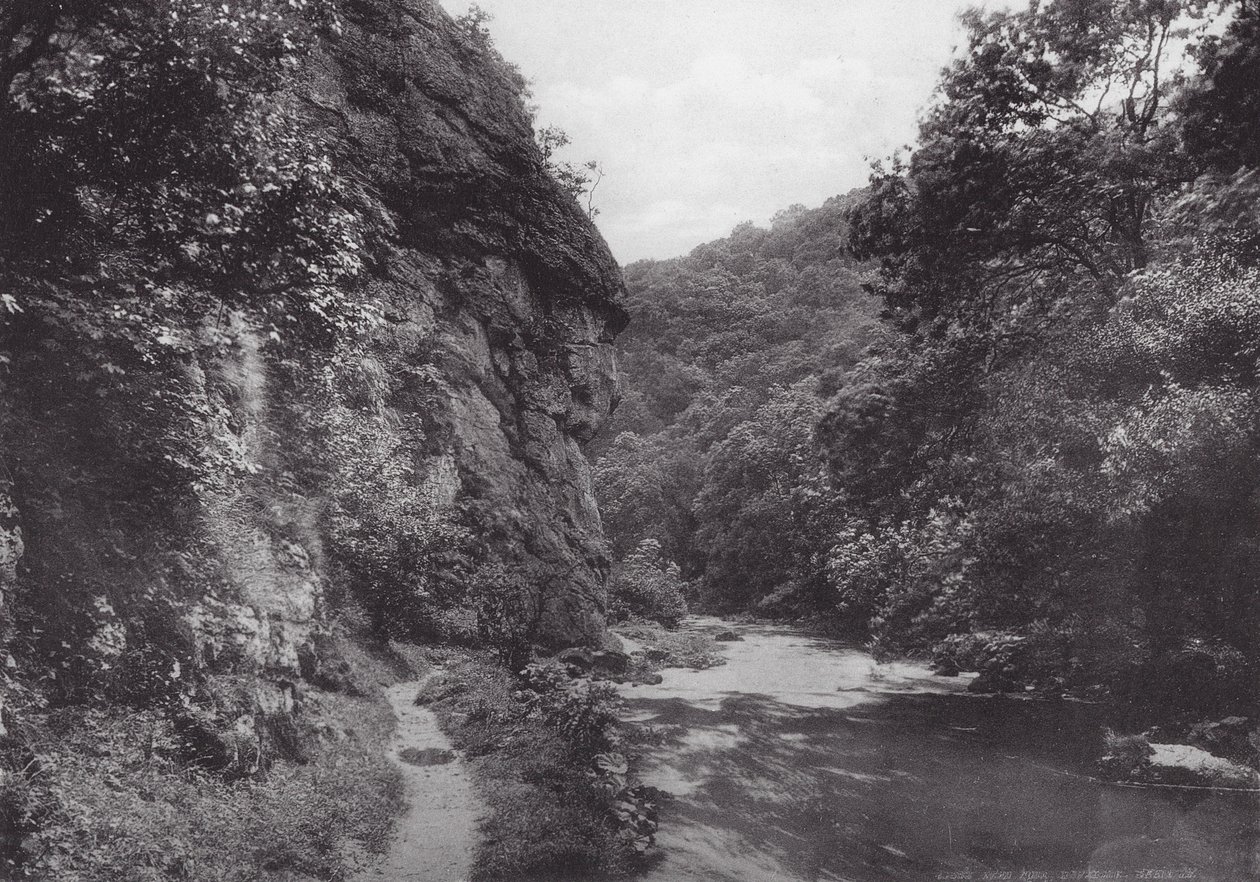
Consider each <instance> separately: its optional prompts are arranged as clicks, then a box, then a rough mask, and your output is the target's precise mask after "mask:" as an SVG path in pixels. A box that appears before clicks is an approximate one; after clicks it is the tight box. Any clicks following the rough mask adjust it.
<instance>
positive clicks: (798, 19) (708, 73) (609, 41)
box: [448, 0, 963, 261]
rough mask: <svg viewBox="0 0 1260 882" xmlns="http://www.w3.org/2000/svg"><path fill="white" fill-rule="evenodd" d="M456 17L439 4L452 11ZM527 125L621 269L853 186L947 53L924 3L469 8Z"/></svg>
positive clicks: (545, 1) (945, 9)
mask: <svg viewBox="0 0 1260 882" xmlns="http://www.w3.org/2000/svg"><path fill="white" fill-rule="evenodd" d="M464 5H465V4H462V3H460V2H457V0H449V2H448V6H450V7H454V8H455V9H456V10H457V11H459V10H460V9H462V7H463V6H464ZM481 5H482V6H483V7H485V8H486V9H488V10H489V11H491V12H492V13H493V14H494V15H495V16H496V20H495V21H493V22H492V23H491V31H492V33H493V34H494V36H495V39H496V40H497V42H498V44H499V46H500V48H501V50H502V51H503V52H504V54H505V55H506V56H507V57H508V58H509V59H511V60H513V61H515V62H517V63H518V64H520V66H521V67H522V69H523V70H524V72H525V74H526V76H528V77H530V78H531V79H532V80H533V91H534V100H535V101H536V103H537V104H538V105H539V107H540V114H539V118H540V122H541V123H543V124H548V123H554V124H557V125H559V126H561V127H562V128H564V129H565V130H566V131H567V132H568V133H569V134H570V136H571V137H572V139H573V145H572V146H571V147H570V148H569V149H568V153H567V158H569V159H572V160H585V159H587V158H591V157H594V158H598V159H599V160H600V161H601V163H602V165H603V167H604V169H605V171H606V173H607V177H606V178H605V179H604V181H603V182H602V183H601V184H600V186H599V190H598V191H597V194H596V198H595V203H596V205H597V206H598V207H599V208H600V211H601V214H600V217H599V225H600V228H601V229H602V230H603V232H604V234H605V236H606V238H607V239H608V240H609V242H610V244H611V245H612V247H613V251H614V253H615V254H616V255H617V256H618V258H620V259H622V260H626V261H629V260H634V259H638V258H641V257H649V256H650V257H663V256H669V255H672V254H679V253H684V252H686V251H689V250H690V249H691V248H693V247H694V246H695V245H697V244H699V243H701V242H703V241H707V240H709V239H713V238H716V237H718V236H721V235H724V234H725V233H726V232H727V231H729V229H730V227H731V226H733V225H734V224H735V223H738V222H740V221H742V220H755V221H758V222H765V221H767V220H768V219H769V218H770V217H771V216H772V215H773V214H774V212H775V211H777V210H779V209H781V208H783V207H785V206H787V205H790V204H792V203H795V202H802V203H805V204H819V203H821V202H822V201H823V200H824V199H826V198H827V197H828V196H831V195H834V194H836V193H841V192H845V191H847V190H849V189H851V188H852V187H855V186H860V185H861V184H863V183H864V182H865V179H866V174H867V168H868V162H867V159H868V157H879V156H883V155H886V154H888V153H889V152H891V151H892V150H895V149H897V148H898V147H900V146H901V145H903V144H905V143H906V142H908V141H910V140H912V139H913V137H914V133H915V123H916V118H917V115H918V112H919V110H920V108H922V107H923V106H924V105H925V104H926V102H927V101H928V99H929V97H930V94H931V90H932V88H933V85H934V81H935V77H936V73H937V71H938V70H939V69H940V67H942V66H943V65H944V64H945V63H946V62H947V61H948V57H949V51H950V47H951V45H952V43H953V41H954V39H955V32H954V29H953V26H952V17H953V13H954V10H955V9H957V8H961V6H962V5H963V3H962V2H961V0H960V2H958V3H957V5H955V4H954V3H942V2H940V0H791V2H787V0H777V2H776V0H755V2H751V0H724V2H721V3H718V2H715V0H638V2H636V3H624V2H614V0H481Z"/></svg>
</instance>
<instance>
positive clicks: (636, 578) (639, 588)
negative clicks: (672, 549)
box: [608, 539, 687, 628]
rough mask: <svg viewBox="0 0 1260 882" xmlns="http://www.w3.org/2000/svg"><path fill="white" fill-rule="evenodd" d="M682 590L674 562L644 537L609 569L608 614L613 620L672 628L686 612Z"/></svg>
mask: <svg viewBox="0 0 1260 882" xmlns="http://www.w3.org/2000/svg"><path fill="white" fill-rule="evenodd" d="M684 590H685V583H684V582H683V580H682V574H681V573H680V572H679V570H678V565H677V564H675V563H673V562H672V561H667V560H665V559H664V557H663V556H662V554H661V545H660V543H659V542H657V541H656V540H655V539H645V540H643V541H642V542H640V543H639V547H638V548H636V549H635V550H634V552H633V553H631V554H630V555H629V556H628V557H627V558H626V559H625V560H624V561H623V562H621V563H619V564H618V565H617V566H616V567H615V568H614V569H613V572H612V576H611V578H610V579H609V580H608V616H609V618H610V619H612V621H614V622H623V621H626V620H627V619H630V618H639V619H647V620H649V621H654V622H660V623H661V624H662V625H664V626H665V627H667V628H675V627H677V626H678V623H679V622H681V621H682V620H683V618H684V617H685V616H686V615H687V601H686V599H685V597H684Z"/></svg>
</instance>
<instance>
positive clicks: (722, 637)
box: [713, 629, 744, 643]
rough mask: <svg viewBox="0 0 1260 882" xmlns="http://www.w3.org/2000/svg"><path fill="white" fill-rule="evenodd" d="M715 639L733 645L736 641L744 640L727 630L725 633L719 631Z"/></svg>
mask: <svg viewBox="0 0 1260 882" xmlns="http://www.w3.org/2000/svg"><path fill="white" fill-rule="evenodd" d="M713 639H714V640H717V641H719V642H722V643H731V642H733V641H735V640H743V639H744V638H743V637H740V636H739V635H738V634H736V633H735V632H734V631H732V630H730V629H727V630H724V631H718V632H717V633H716V634H714V635H713Z"/></svg>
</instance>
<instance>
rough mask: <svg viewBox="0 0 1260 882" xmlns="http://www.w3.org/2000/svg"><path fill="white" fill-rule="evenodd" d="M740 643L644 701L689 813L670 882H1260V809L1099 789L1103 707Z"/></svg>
mask: <svg viewBox="0 0 1260 882" xmlns="http://www.w3.org/2000/svg"><path fill="white" fill-rule="evenodd" d="M701 624H706V625H713V624H716V622H701ZM723 627H726V626H725V625H723ZM734 630H736V631H738V632H739V633H741V634H742V635H743V637H744V639H743V641H741V642H737V643H732V644H727V646H728V648H729V649H728V656H727V658H728V660H727V663H726V664H725V665H723V666H721V667H718V668H712V669H710V670H707V671H688V670H668V671H665V672H663V674H664V678H665V679H664V682H663V683H661V684H660V685H658V686H638V687H627V688H626V689H625V695H626V697H627V699H628V703H629V707H630V711H631V714H632V716H633V718H634V719H636V720H639V721H643V722H648V723H650V724H652V725H653V726H655V727H657V728H658V729H659V730H660V732H661V734H662V738H663V744H662V745H661V746H660V747H654V748H652V749H651V750H649V751H648V753H649V756H648V757H647V758H646V760H645V763H646V768H644V769H643V770H642V774H641V777H643V779H644V780H645V781H646V783H649V784H653V785H655V786H657V787H660V788H662V789H664V790H667V791H670V792H671V793H673V794H674V795H675V798H674V799H672V800H669V801H667V802H666V803H665V804H664V805H663V808H662V813H661V833H660V835H659V837H658V842H659V844H660V846H661V849H660V852H661V857H660V858H659V862H658V863H657V864H656V865H655V866H654V868H653V869H652V871H651V872H650V873H649V874H648V877H647V878H648V879H650V880H652V882H684V880H740V882H793V880H852V882H868V880H869V882H911V880H928V879H931V880H937V879H970V880H984V879H990V880H997V879H1015V880H1018V879H1025V880H1035V879H1041V880H1060V879H1109V880H1123V882H1130V880H1137V879H1195V880H1198V882H1247V880H1260V796H1258V795H1256V794H1245V793H1223V792H1213V791H1204V790H1171V789H1150V788H1134V787H1121V786H1116V785H1108V784H1102V783H1099V782H1097V781H1094V780H1092V779H1091V778H1089V775H1090V774H1091V771H1092V769H1091V766H1092V764H1093V762H1094V760H1095V758H1096V757H1097V755H1098V743H1099V737H1100V726H1101V721H1100V718H1099V714H1100V709H1099V708H1097V707H1094V706H1090V705H1086V704H1080V703H1073V702H1050V701H1032V700H1020V699H1012V698H990V697H981V696H970V695H967V694H966V693H965V691H964V690H965V686H966V680H965V679H963V678H954V679H949V678H944V677H935V676H932V675H931V673H930V672H929V671H927V670H926V669H925V668H922V667H919V666H916V665H911V664H905V663H892V664H878V663H876V662H875V661H874V659H872V658H871V656H870V655H868V654H867V653H865V652H862V651H860V650H857V649H853V648H852V647H846V646H844V645H842V644H839V643H835V642H832V641H826V640H820V639H816V638H812V637H807V636H803V635H801V634H798V633H795V632H793V631H792V630H791V629H789V628H786V627H777V626H761V625H758V626H737V627H736V628H735V629H734Z"/></svg>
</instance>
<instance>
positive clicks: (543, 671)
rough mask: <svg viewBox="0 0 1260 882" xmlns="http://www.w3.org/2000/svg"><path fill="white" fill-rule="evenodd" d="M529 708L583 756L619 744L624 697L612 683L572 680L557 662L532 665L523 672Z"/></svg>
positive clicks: (524, 691) (525, 699)
mask: <svg viewBox="0 0 1260 882" xmlns="http://www.w3.org/2000/svg"><path fill="white" fill-rule="evenodd" d="M522 679H523V681H524V684H525V689H524V690H523V691H522V693H521V696H522V698H523V700H524V702H525V705H526V707H529V708H531V709H536V710H537V711H538V712H539V713H540V714H541V715H542V719H543V722H545V723H546V724H547V725H548V726H550V727H551V728H553V729H555V730H556V731H557V732H559V733H560V734H561V735H563V736H564V738H565V740H566V741H568V743H569V744H570V745H571V746H572V747H573V748H574V749H575V751H577V752H578V753H579V754H581V755H583V756H588V755H593V754H595V753H598V752H600V751H605V750H611V749H612V748H613V747H615V746H616V742H617V734H616V731H617V724H618V722H619V720H620V713H621V709H622V701H621V696H620V694H619V693H618V692H617V689H616V687H614V686H612V685H611V684H609V683H597V682H593V681H591V680H587V679H584V678H579V679H572V678H570V677H569V675H568V674H567V673H566V672H565V670H564V668H563V667H562V666H561V665H559V664H558V663H556V662H546V663H544V664H532V665H529V666H528V667H526V668H525V670H524V671H523V672H522Z"/></svg>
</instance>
